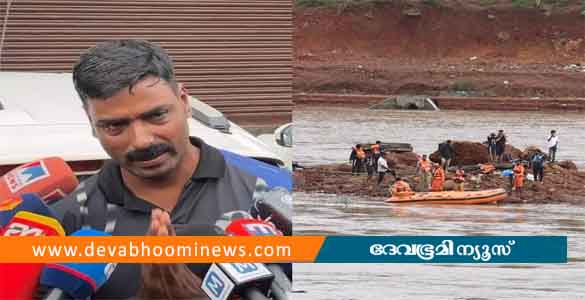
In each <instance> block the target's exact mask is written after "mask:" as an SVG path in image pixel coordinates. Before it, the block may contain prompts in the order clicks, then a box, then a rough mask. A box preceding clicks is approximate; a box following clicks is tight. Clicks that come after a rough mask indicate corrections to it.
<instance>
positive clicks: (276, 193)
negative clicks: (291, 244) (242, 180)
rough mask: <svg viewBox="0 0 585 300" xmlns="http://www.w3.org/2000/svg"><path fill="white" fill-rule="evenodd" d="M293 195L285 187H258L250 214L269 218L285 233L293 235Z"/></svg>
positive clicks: (263, 218)
mask: <svg viewBox="0 0 585 300" xmlns="http://www.w3.org/2000/svg"><path fill="white" fill-rule="evenodd" d="M292 210H293V208H292V196H291V194H290V192H289V191H288V190H286V189H285V188H284V187H275V188H272V189H270V190H268V189H264V190H262V189H257V190H256V191H255V192H254V205H253V206H252V208H250V214H251V215H252V216H253V217H255V218H260V219H262V220H269V221H270V222H272V223H274V225H276V227H277V228H278V229H279V230H281V231H282V233H284V235H292Z"/></svg>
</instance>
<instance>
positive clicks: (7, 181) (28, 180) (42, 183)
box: [0, 157, 79, 203]
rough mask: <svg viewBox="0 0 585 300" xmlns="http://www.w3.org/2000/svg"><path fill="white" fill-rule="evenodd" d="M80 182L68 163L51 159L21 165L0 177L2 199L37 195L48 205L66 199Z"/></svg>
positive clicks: (54, 158)
mask: <svg viewBox="0 0 585 300" xmlns="http://www.w3.org/2000/svg"><path fill="white" fill-rule="evenodd" d="M78 184H79V181H78V180H77V177H75V174H74V173H73V171H72V170H71V168H70V167H69V165H67V163H66V162H65V161H64V160H63V159H61V158H59V157H49V158H44V159H41V160H36V161H33V162H30V163H26V164H24V165H21V166H19V167H17V168H15V169H13V170H11V171H9V172H8V173H6V174H4V176H2V177H0V199H7V198H11V197H14V196H18V195H21V194H24V193H37V194H39V195H40V197H41V198H42V199H43V200H45V201H46V202H47V203H50V202H53V201H56V200H59V199H62V198H64V197H65V196H66V195H67V194H69V193H71V192H72V191H73V190H75V188H76V187H77V185H78Z"/></svg>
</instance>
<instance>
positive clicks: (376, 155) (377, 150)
mask: <svg viewBox="0 0 585 300" xmlns="http://www.w3.org/2000/svg"><path fill="white" fill-rule="evenodd" d="M381 144H382V142H380V141H376V143H375V144H373V145H372V146H371V147H370V149H372V153H373V157H374V170H375V169H377V168H378V159H380V156H381V155H380V154H381V153H382V145H381Z"/></svg>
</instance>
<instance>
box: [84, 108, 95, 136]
mask: <svg viewBox="0 0 585 300" xmlns="http://www.w3.org/2000/svg"><path fill="white" fill-rule="evenodd" d="M83 111H84V112H85V116H86V117H87V120H88V121H89V126H90V127H91V134H92V135H93V136H94V137H95V138H97V132H96V131H95V127H94V126H93V121H92V120H91V116H90V115H89V111H88V107H87V104H83Z"/></svg>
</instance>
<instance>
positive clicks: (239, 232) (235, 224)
mask: <svg viewBox="0 0 585 300" xmlns="http://www.w3.org/2000/svg"><path fill="white" fill-rule="evenodd" d="M240 215H243V214H240ZM231 217H232V218H233V217H234V216H233V215H232V216H231ZM225 231H226V233H227V234H228V235H233V236H279V235H282V233H281V232H280V231H279V230H278V229H277V228H276V227H275V225H274V224H272V223H269V222H267V221H263V220H258V219H251V218H241V219H233V221H232V222H231V223H230V224H229V225H228V226H227V227H226V228H225ZM266 267H267V268H268V269H269V270H270V272H271V273H272V274H273V275H274V280H273V281H272V282H271V284H270V293H271V295H272V297H273V298H274V299H276V300H286V299H288V296H287V293H288V292H290V291H291V290H292V284H291V282H290V280H289V279H288V277H287V275H286V274H285V273H284V272H283V270H282V268H281V267H280V265H278V264H266Z"/></svg>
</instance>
